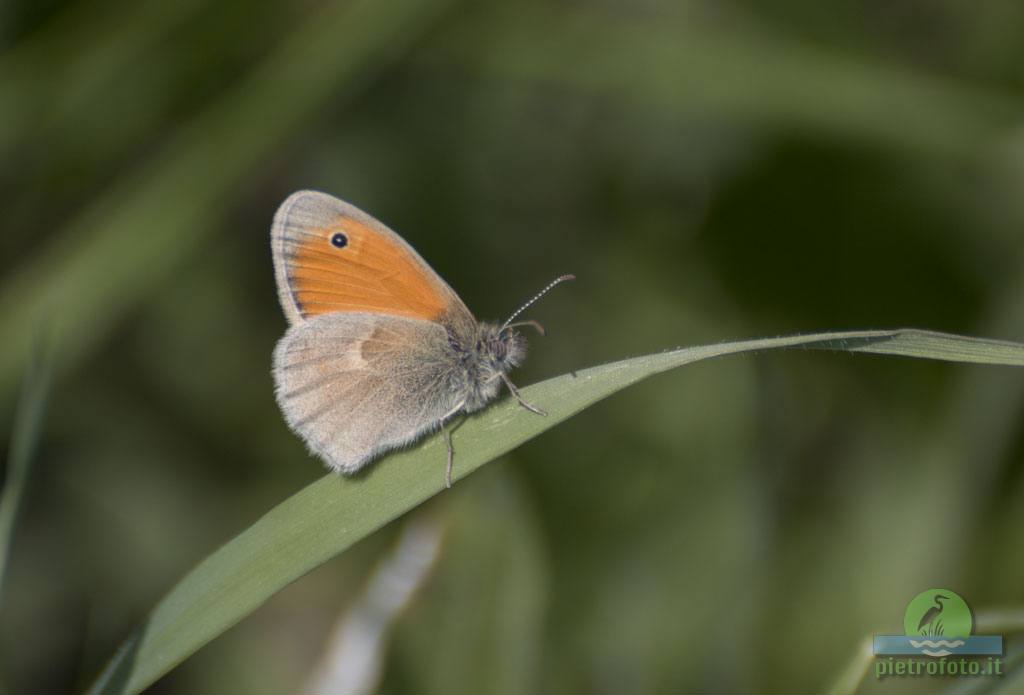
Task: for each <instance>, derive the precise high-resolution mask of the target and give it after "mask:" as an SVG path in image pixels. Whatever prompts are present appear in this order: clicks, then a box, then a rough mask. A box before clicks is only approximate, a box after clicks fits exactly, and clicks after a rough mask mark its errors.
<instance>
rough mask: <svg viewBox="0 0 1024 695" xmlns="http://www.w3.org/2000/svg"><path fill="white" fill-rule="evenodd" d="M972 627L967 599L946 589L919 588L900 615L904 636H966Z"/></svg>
mask: <svg viewBox="0 0 1024 695" xmlns="http://www.w3.org/2000/svg"><path fill="white" fill-rule="evenodd" d="M973 627H974V620H973V618H972V617H971V609H970V608H968V607H967V602H966V601H964V600H963V599H962V598H960V596H959V595H958V594H956V593H955V592H953V591H950V590H949V589H928V591H922V592H921V593H919V594H918V595H917V596H915V597H914V598H913V600H912V601H911V602H910V605H908V606H907V612H906V614H905V615H904V616H903V630H904V634H905V635H907V636H908V637H917V636H922V635H924V636H928V637H939V636H942V637H970V635H971V632H972V630H973Z"/></svg>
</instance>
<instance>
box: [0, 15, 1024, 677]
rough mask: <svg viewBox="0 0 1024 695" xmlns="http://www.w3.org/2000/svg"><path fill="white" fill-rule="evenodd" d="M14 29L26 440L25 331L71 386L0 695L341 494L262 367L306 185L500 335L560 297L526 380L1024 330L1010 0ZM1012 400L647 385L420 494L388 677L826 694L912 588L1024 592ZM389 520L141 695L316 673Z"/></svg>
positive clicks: (759, 381)
mask: <svg viewBox="0 0 1024 695" xmlns="http://www.w3.org/2000/svg"><path fill="white" fill-rule="evenodd" d="M0 39H2V42H3V52H2V53H0V196H2V202H3V210H4V216H3V233H2V234H0V273H2V280H0V282H2V284H0V336H2V338H3V340H2V341H0V389H2V393H0V412H3V413H4V415H5V416H4V418H3V423H4V427H5V429H9V427H10V423H11V417H10V415H11V413H13V406H14V404H15V401H16V398H17V384H18V380H19V378H20V375H21V374H22V372H23V369H24V366H25V364H26V362H27V357H28V354H29V350H30V346H31V344H32V336H33V335H35V334H36V333H37V332H38V330H39V327H40V326H47V325H49V324H51V323H52V324H55V326H54V329H55V330H57V331H58V333H59V336H60V339H59V340H58V342H57V347H56V350H55V357H56V358H57V359H58V361H59V364H60V366H61V372H60V374H59V378H58V379H57V380H56V382H55V384H54V387H53V391H52V395H51V400H50V408H51V410H50V414H49V416H48V418H47V421H46V430H45V432H44V434H43V439H42V442H41V446H40V449H39V451H38V454H37V458H36V463H35V466H34V468H33V471H32V478H31V479H30V480H29V484H28V488H27V490H26V493H25V497H24V499H23V508H22V514H21V520H20V523H19V526H18V527H17V528H16V529H15V535H14V539H13V547H12V549H11V556H10V562H9V566H8V576H7V581H6V582H5V586H4V596H3V604H2V606H0V610H2V613H0V658H2V661H0V671H2V674H3V680H4V682H5V683H4V684H5V685H6V687H7V688H8V690H9V691H11V692H18V693H22V692H29V693H31V692H59V691H63V690H68V689H74V688H78V687H81V686H82V685H84V684H85V683H87V682H88V681H89V680H90V679H91V677H92V676H94V675H95V673H96V672H97V671H98V670H99V669H100V667H101V666H102V663H103V660H104V659H105V658H106V657H107V656H109V654H110V653H111V652H112V650H113V649H114V647H115V646H116V645H117V644H118V643H119V642H120V641H121V640H122V639H123V638H124V637H125V636H126V635H127V633H128V632H129V631H130V630H131V629H132V627H133V626H134V625H136V624H137V623H138V622H139V621H140V620H141V619H142V617H143V615H144V613H145V612H146V611H147V610H148V609H149V607H150V606H152V605H153V604H154V603H155V602H156V600H157V599H158V598H159V597H160V596H161V595H162V594H163V593H165V592H166V590H167V589H168V588H169V587H170V586H171V585H172V584H173V582H174V581H176V579H177V578H178V577H180V576H181V575H182V574H183V573H184V572H185V571H186V570H188V569H189V568H190V567H192V566H194V565H195V564H196V563H197V562H198V561H199V560H200V559H201V558H202V557H204V556H205V555H206V554H208V553H209V552H211V551H212V550H213V549H215V548H216V547H218V546H219V545H220V544H221V543H223V542H224V541H225V540H227V539H228V538H230V537H231V536H233V535H235V534H236V533H237V532H239V531H240V530H241V529H243V528H245V527H247V526H249V525H250V524H251V523H252V522H253V521H254V520H255V519H256V518H257V517H258V516H259V515H260V514H261V513H262V512H264V511H265V510H266V509H268V508H270V507H271V506H273V505H274V504H275V503H276V502H278V501H280V500H281V499H282V498H284V497H286V496H287V495H289V494H290V493H292V492H294V491H295V490H297V489H299V488H300V487H302V486H303V485H304V484H306V483H308V482H309V481H311V480H313V479H315V478H316V477H317V476H319V475H321V473H322V469H321V468H320V467H319V464H318V463H317V462H315V461H314V460H312V459H310V458H309V457H308V456H307V455H306V454H305V453H304V450H303V447H302V445H301V443H300V442H299V441H298V440H297V439H296V438H295V437H294V436H292V435H291V434H290V433H289V432H288V430H287V428H286V427H285V426H284V424H283V422H282V421H281V418H280V416H279V414H278V412H277V408H276V406H275V404H274V401H273V397H272V390H271V382H270V377H269V361H270V351H271V350H272V348H273V345H274V342H275V340H276V339H277V337H278V336H279V335H280V334H281V333H282V332H283V330H284V320H283V318H282V316H281V313H280V310H279V308H278V306H277V300H276V295H275V290H274V286H273V277H272V273H271V269H270V254H269V245H268V235H269V222H270V218H271V216H272V214H273V211H274V209H275V207H276V205H277V204H278V203H279V202H280V201H281V200H283V199H284V197H285V196H286V195H287V194H288V193H290V192H291V191H293V190H295V189H298V188H307V187H308V188H319V189H322V190H326V191H329V192H332V193H335V194H337V195H339V196H341V197H343V198H346V199H347V200H350V201H351V202H353V203H356V204H357V205H359V206H361V207H363V208H364V209H366V210H368V211H369V212H371V213H373V214H375V215H376V216H378V217H380V218H381V219H383V220H384V221H386V222H387V223H389V224H390V225H391V226H392V227H393V228H395V229H396V230H398V231H399V232H400V233H402V234H403V235H404V236H405V237H406V238H407V239H408V240H409V241H410V242H411V243H412V244H413V245H414V246H416V248H417V249H418V250H419V251H420V252H421V254H422V255H423V256H424V257H425V258H427V259H428V260H429V261H430V262H431V263H432V264H433V265H434V267H435V268H436V269H437V270H438V271H439V272H440V273H441V275H442V276H443V277H445V278H446V279H447V280H448V281H449V282H450V283H451V284H452V286H453V287H455V288H456V290H458V291H459V293H460V294H461V295H462V296H463V297H464V298H465V300H466V302H467V304H468V305H469V306H470V307H471V308H472V309H473V310H474V312H476V313H477V314H478V315H479V316H481V317H486V318H492V317H498V316H504V315H506V314H507V313H508V312H509V311H511V310H512V309H514V308H515V307H516V306H518V305H519V303H521V302H522V301H523V300H524V299H525V298H527V297H528V296H529V295H531V294H532V292H534V291H535V290H536V289H538V288H539V287H540V286H541V285H542V284H543V283H545V282H547V281H548V280H550V279H551V278H552V277H554V276H555V275H558V274H560V273H563V272H574V273H575V274H576V275H577V276H578V277H579V281H578V282H577V283H575V284H574V285H573V286H569V287H567V288H564V289H559V290H558V291H557V292H555V293H553V294H552V295H551V296H550V297H548V298H546V299H545V300H544V302H543V303H542V304H540V305H538V306H537V308H536V311H535V312H533V315H535V316H536V317H537V318H538V319H540V320H542V321H543V322H544V323H545V325H546V326H547V327H548V328H549V331H550V335H549V337H548V338H546V339H543V340H540V339H538V340H535V341H534V345H533V351H532V354H531V357H530V360H529V362H528V363H527V364H526V365H525V366H524V368H523V369H521V370H520V371H519V372H517V374H516V375H515V377H516V380H517V382H519V383H529V382H532V381H536V380H538V379H540V378H542V377H544V376H546V375H552V374H559V373H563V372H568V371H570V370H572V369H576V368H579V367H583V366H586V365H590V364H593V363H597V362H603V361H608V360H611V359H614V358H618V357H622V356H625V355H630V354H640V353H648V352H653V351H656V350H657V349H660V348H664V347H672V346H675V345H680V344H696V343H706V342H714V341H717V340H723V339H728V338H737V337H743V336H749V335H760V334H779V333H789V332H795V331H810V330H816V329H839V328H860V327H864V328H870V327H890V326H897V325H912V326H919V327H923V328H931V329H938V330H946V331H952V332H957V333H966V334H971V335H986V336H991V337H1001V338H1008V339H1016V340H1020V339H1021V338H1022V337H1024V283H1022V282H1021V278H1022V277H1024V272H1022V270H1024V268H1022V264H1024V236H1022V235H1021V233H1020V230H1021V227H1022V223H1024V202H1022V201H1024V195H1021V189H1022V187H1024V166H1022V165H1021V157H1022V155H1024V118H1022V116H1024V73H1022V69H1021V66H1022V65H1024V5H1021V3H1019V2H1015V1H1011V0H996V1H995V2H989V3H955V2H916V1H914V2H904V3H892V2H882V1H881V0H878V1H874V0H872V1H870V2H862V3H838V2H807V1H804V0H787V1H786V2H768V1H767V0H732V1H731V2H718V1H715V2H711V1H706V2H685V3H658V2H643V3H622V2H618V3H617V2H608V1H606V2H596V1H592V2H586V1H581V2H527V3H520V2H506V3H470V2H459V1H458V0H403V1H402V2H391V3H376V2H372V1H370V0H361V1H359V2H339V3H335V2H325V1H322V0H321V1H312V0H310V1H307V2H301V3H293V2H264V3H238V2H225V3H202V2H198V1H197V0H188V1H185V2H177V3H167V2H162V1H157V0H142V1H141V2H135V3H128V2H124V1H123V0H78V1H77V2H69V3H61V2H57V1H55V0H50V1H49V2H42V3H38V2H25V1H20V2H19V1H15V2H10V3H7V4H5V5H4V6H3V8H2V9H0ZM1022 395H1024V378H1022V376H1021V375H1020V374H1018V373H1017V370H1011V369H1009V368H999V367H964V366H951V365H943V364H934V363H926V362H920V361H910V360H902V359H897V358H877V357H860V356H857V357H850V356H837V355H829V354H819V353H793V354H787V355H776V354H771V355H763V356H755V357H750V358H746V359H740V360H732V361H728V362H720V363H719V362H708V363H702V364H699V365H695V366H693V367H691V368H688V369H685V370H681V371H679V372H677V373H674V374H672V375H668V376H665V377H663V378H661V379H660V380H657V381H653V382H650V383H647V384H645V385H643V386H640V387H638V388H636V389H634V390H632V391H627V392H625V393H623V394H621V395H619V396H617V397H616V398H614V399H612V400H610V401H608V402H607V403H605V404H602V405H600V406H598V407H595V408H593V409H591V410H590V411H589V412H588V413H587V414H586V415H585V416H584V417H581V418H577V419H574V420H571V421H569V422H567V423H566V424H564V425H563V426H561V427H559V428H556V429H555V430H553V431H551V432H550V433H548V434H547V435H545V436H544V437H542V438H540V439H538V440H536V441H534V442H533V443H531V444H529V445H527V446H525V447H523V448H521V449H519V450H517V451H516V452H514V453H513V454H511V455H509V456H508V457H507V460H506V461H504V462H503V463H499V464H498V465H494V466H490V467H489V470H485V471H484V472H482V473H480V474H478V475H476V476H473V477H471V478H469V479H467V480H465V481H463V482H461V483H460V484H459V486H458V490H457V491H456V492H454V493H451V495H450V496H449V495H442V496H441V498H439V499H438V500H437V501H436V503H435V504H436V505H437V506H439V507H441V508H442V511H447V513H448V515H449V518H450V528H449V534H448V537H449V540H448V542H447V543H446V545H445V546H444V548H443V550H442V555H441V557H440V559H439V561H438V565H437V568H436V571H435V575H434V576H433V577H432V578H431V579H430V580H428V582H427V584H426V585H425V586H424V587H423V589H422V591H421V592H420V593H419V595H418V596H417V598H416V599H415V600H414V603H413V605H412V607H411V608H410V610H409V611H408V612H407V613H406V614H405V615H404V616H402V617H401V618H400V619H399V622H398V623H396V624H395V626H394V631H393V642H392V644H391V647H390V649H389V650H388V653H387V655H386V661H385V665H384V671H383V682H382V690H383V691H384V692H389V693H407V692H408V693H411V692H424V691H431V692H433V691H437V692H441V691H444V692H447V693H458V692H466V693H472V692H479V688H480V687H481V683H485V682H488V678H493V679H494V682H495V683H499V684H500V687H501V688H503V689H504V690H505V691H507V692H516V691H520V692H522V691H526V692H535V691H537V690H541V691H549V692H565V691H577V692H683V691H692V690H696V689H701V690H704V691H707V692H751V691H760V692H785V693H789V692H800V691H805V690H807V689H810V688H813V687H819V686H822V685H824V684H826V683H828V682H830V681H831V680H832V679H833V678H834V677H835V676H836V675H837V674H838V673H840V672H841V671H842V669H843V668H844V666H845V664H846V663H847V662H848V660H849V658H850V657H851V655H852V654H853V652H854V651H855V649H856V648H857V644H858V642H859V640H860V639H861V638H862V636H863V635H865V634H868V633H870V632H873V631H877V630H886V629H896V628H897V627H898V626H899V625H900V622H901V620H902V612H903V609H904V607H905V605H906V602H907V601H908V600H909V599H910V598H911V597H912V596H914V595H915V594H917V593H918V592H919V591H921V590H923V589H925V588H928V587H931V586H949V587H951V588H953V589H955V590H957V591H958V592H959V593H961V595H963V596H964V597H965V598H966V599H967V600H968V601H969V602H970V603H971V604H972V605H973V606H974V607H975V608H976V609H981V608H984V607H986V606H990V605H997V604H998V605H1019V604H1021V603H1024V561H1022V559H1021V557H1022V556H1021V554H1020V553H1018V552H1016V551H1015V549H1016V548H1018V547H1021V544H1022V542H1024V538H1022V534H1024V465H1022V464H1024V459H1022V451H1024V429H1022V427H1021V422H1022V412H1021V409H1022V406H1024V401H1022ZM5 434H6V433H5ZM2 439H3V440H6V437H4V438H2ZM441 465H442V464H440V463H439V470H440V468H441ZM448 507H450V509H447V510H446V509H445V508H448ZM393 536H394V531H393V530H392V529H385V530H383V531H381V532H380V533H378V534H376V535H375V536H373V537H371V538H370V539H368V540H367V541H365V542H364V543H362V544H360V545H359V546H357V547H356V548H355V549H354V550H353V551H350V552H348V553H346V554H345V555H344V556H343V557H342V558H341V559H339V560H337V561H334V562H332V563H330V564H328V565H327V566H326V567H325V568H323V569H321V570H319V571H317V572H315V573H313V574H311V575H309V576H308V577H306V578H304V579H302V580H301V581H299V582H297V583H295V584H294V585H293V586H292V587H290V588H289V589H287V590H285V591H284V592H282V593H281V594H280V595H278V596H277V597H275V598H274V600H273V601H271V602H270V603H269V604H268V605H267V606H266V607H264V608H263V609H261V610H260V611H258V612H257V613H255V614H254V615H253V616H252V617H251V618H249V619H247V620H246V621H245V622H243V623H242V624H241V625H239V626H238V627H237V628H236V629H234V630H232V631H231V632H229V633H227V634H226V635H225V636H224V637H222V638H221V639H219V640H218V641H216V642H214V643H213V644H211V645H210V646H209V647H207V648H206V649H204V650H202V651H201V652H199V653H198V654H197V655H196V656H195V657H193V658H192V659H190V660H188V661H187V662H185V663H184V664H183V665H182V666H181V667H179V668H178V669H176V670H175V671H173V672H172V673H171V674H169V675H168V676H167V677H166V678H165V679H164V680H163V681H161V682H160V683H159V684H158V685H157V686H156V688H155V691H156V692H167V693H172V692H182V693H220V692H228V691H233V692H250V693H278V692H289V691H293V690H295V689H296V688H298V687H300V686H301V685H302V684H304V683H306V682H308V681H309V674H310V673H311V672H313V671H314V669H315V668H316V664H317V662H318V659H319V658H320V655H321V652H322V648H323V642H324V640H325V638H326V636H327V635H328V634H329V633H330V631H331V629H332V626H333V624H334V623H335V622H336V620H337V619H338V615H339V614H340V613H341V612H342V611H343V610H344V609H345V608H346V606H348V605H350V602H351V600H352V599H353V597H354V596H356V595H357V593H358V592H359V591H360V588H361V586H362V582H363V580H364V579H365V577H366V576H367V575H368V574H369V572H370V568H371V567H373V566H374V563H375V562H376V559H377V558H378V557H379V556H380V555H381V553H382V552H383V551H384V550H385V549H386V548H387V547H388V545H389V541H390V539H391V538H392V537H393ZM933 685H934V684H931V683H928V682H918V681H909V680H908V682H905V683H887V684H882V685H880V686H877V688H876V689H877V690H882V689H883V688H884V689H885V690H886V691H891V692H927V691H928V690H929V687H930V686H933ZM869 689H871V684H869Z"/></svg>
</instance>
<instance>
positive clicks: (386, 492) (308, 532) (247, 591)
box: [91, 329, 1024, 693]
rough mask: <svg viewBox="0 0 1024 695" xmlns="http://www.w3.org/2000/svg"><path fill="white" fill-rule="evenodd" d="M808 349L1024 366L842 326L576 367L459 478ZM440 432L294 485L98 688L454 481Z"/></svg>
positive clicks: (907, 333) (249, 605) (112, 688)
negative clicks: (673, 381) (781, 352)
mask: <svg viewBox="0 0 1024 695" xmlns="http://www.w3.org/2000/svg"><path fill="white" fill-rule="evenodd" d="M784 348H804V349H816V350H833V351H845V352H867V353H875V354H888V355H901V356H905V357H917V358H924V359H936V360H943V361H949V362H965V363H980V364H993V365H1008V366H1024V344H1021V343H1013V342H1007V341H999V340H987V339H980V338H969V337H965V336H958V335H950V334H945V333H936V332H932V331H921V330H916V329H899V330H874V331H848V332H830V333H818V334H811V335H798V336H788V337H778V338H765V339H760V340H749V341H740V342H731V343H719V344H715V345H704V346H698V347H691V348H680V349H677V350H671V351H668V352H663V353H660V354H654V355H646V356H642V357H635V358H631V359H626V360H622V361H619V362H613V363H610V364H605V365H601V366H598V367H593V368H590V369H584V370H580V371H578V372H574V373H570V374H565V375H562V376H559V377H555V378H553V379H549V380H547V381H543V382H540V383H537V384H534V385H532V386H530V387H528V388H525V389H523V397H524V398H526V399H527V400H529V401H530V402H533V403H539V404H542V405H543V407H544V409H545V410H546V411H547V412H548V416H547V417H537V416H536V415H534V414H532V413H529V412H526V411H525V410H524V409H523V408H521V407H520V406H519V405H518V404H517V403H516V402H515V400H514V399H505V400H504V401H502V402H500V403H498V404H496V405H495V406H493V407H491V408H488V409H487V410H485V411H483V412H481V413H480V414H478V415H476V416H473V417H471V418H469V419H467V420H466V421H465V423H464V424H463V425H462V426H460V427H459V428H457V429H456V430H455V431H454V432H453V435H452V440H453V444H454V447H455V451H456V455H455V466H454V470H453V475H452V478H453V480H458V479H461V478H464V477H465V476H467V475H469V474H470V473H472V472H473V471H474V470H476V469H477V468H479V467H480V466H482V465H484V464H485V463H488V462H489V461H492V460H494V459H495V458H497V457H499V456H501V455H502V454H504V453H506V452H508V451H510V450H512V449H514V448H515V447H517V446H519V445H521V444H523V443H525V442H527V441H529V440H530V439H533V438H534V437H536V436H537V435H539V434H541V433H542V432H544V431H545V430H547V429H549V428H551V427H553V426H555V425H557V424H558V423H560V422H562V421H563V420H566V419H568V418H569V417H572V416H573V415H575V414H576V413H578V412H580V411H581V410H583V409H585V408H587V407H588V406H590V405H592V404H594V403H596V402H598V401H600V400H602V399H603V398H606V397H607V396H610V395H611V394H613V393H615V392H617V391H620V390H622V389H623V388H625V387H627V386H630V385H631V384H635V383H637V382H638V381H641V380H643V379H646V378H647V377H650V376H653V375H655V374H658V373H661V372H665V371H668V370H670V369H674V368H676V367H680V366H682V365H685V364H689V363H691V362H697V361H699V360H703V359H707V358H711V357H721V356H724V355H733V354H742V353H750V352H761V351H766V350H773V349H784ZM445 451H446V449H445V444H444V442H443V439H442V438H441V437H440V436H434V437H430V438H427V439H426V440H424V441H423V442H421V443H420V444H419V445H418V446H416V447H414V448H412V449H408V450H405V451H400V452H396V453H393V454H390V455H388V456H386V457H384V458H382V459H381V460H379V461H377V462H376V463H374V464H372V465H370V466H369V467H368V469H367V470H366V473H365V474H361V475H359V476H357V477H354V478H343V477H340V476H338V475H335V474H328V475H325V476H323V477H322V478H321V479H319V480H317V481H316V482H314V483H313V484H311V485H309V486H307V487H306V488H305V489H303V490H301V491H299V492H298V493H296V494H294V495H292V496H291V497H290V498H288V499H286V500H285V501H283V502H282V503H280V504H279V505H277V506H276V507H274V508H273V509H271V510H270V511H268V512H267V513H266V514H265V515H264V516H263V517H262V518H260V519H259V520H257V521H256V522H255V523H254V524H253V525H252V526H250V527H249V528H248V529H246V530H245V531H243V532H242V533H241V534H239V535H238V536H237V537H235V538H234V539H233V540H231V541H230V542H228V543H227V544H226V545H224V546H222V547H221V548H220V549H219V550H217V551H216V552H214V553H213V554H212V555H210V556H209V557H207V558H206V559H205V560H203V561H202V562H200V563H199V564H198V565H197V566H196V567H195V568H194V569H192V570H191V571H190V572H189V573H188V574H186V575H185V577H183V578H182V579H181V580H180V581H179V582H178V584H177V585H175V586H174V587H173V588H172V589H171V590H170V592H169V593H168V594H167V595H166V596H165V597H164V598H163V599H161V600H160V601H159V602H158V603H157V604H156V606H154V608H153V610H152V611H151V612H150V614H149V615H148V616H147V618H146V619H145V620H144V622H143V623H142V625H141V626H140V627H139V628H138V629H137V630H136V632H135V633H134V634H133V636H132V637H131V638H130V639H129V640H128V641H126V642H125V644H124V645H122V647H121V648H120V649H119V651H118V653H117V654H116V655H115V656H114V658H113V659H111V661H110V663H109V664H108V666H107V668H106V670H105V671H104V672H103V674H101V675H100V677H99V678H98V679H97V681H96V683H95V684H94V686H93V688H92V690H91V692H94V693H136V692H139V691H141V690H143V689H144V688H146V687H147V686H149V685H150V684H152V683H153V682H154V681H156V680H157V679H158V678H160V677H161V676H162V675H163V674H165V673H167V672H168V671H169V670H170V669H172V668H174V666H176V665H177V664H179V663H181V662H182V661H183V660H184V659H185V658H187V657H188V656H189V655H190V654H192V653H193V652H195V651H196V650H198V649H199V648H201V647H202V646H203V645H205V644H206V643H207V642H209V641H210V640H212V639H213V638H215V637H217V636H218V635H220V634H221V633H223V632H224V631H225V630H227V629H228V628H230V627H231V626H232V625H234V624H235V623H237V622H238V621H240V620H241V619H242V618H244V617H245V616H246V615H248V614H249V613H251V612H252V611H254V610H255V609H256V608H258V607H259V606H260V605H262V604H263V603H264V602H265V601H266V600H267V599H269V598H270V597H271V596H272V595H273V594H274V593H276V592H277V591H279V590H280V589H282V588H283V587H285V586H286V585H288V584H289V583H291V582H293V581H295V580H296V579H298V578H299V577H301V576H302V575H304V574H305V573H307V572H309V571H310V570H312V569H314V568H315V567H317V566H319V565H321V564H322V563H324V562H325V561H327V560H329V559H330V558H332V557H334V556H335V555H337V554H339V553H341V552H343V551H344V550H345V549H346V548H348V547H349V546H351V545H352V544H353V543H355V542H357V541H359V540H360V539H362V538H364V537H365V536H367V535H369V534H370V533H372V532H373V531H375V530H376V529H378V528H380V527H381V526H383V525H384V524H386V523H388V522H389V521H391V520H392V519H394V518H396V517H398V516H400V515H401V514H403V513H405V512H406V511H408V510H409V509H412V508H413V507H415V506H416V505H418V504H420V503H422V502H423V501H424V500H426V499H428V498H430V497H431V496H433V495H435V494H437V493H438V492H441V491H442V490H443V489H444V475H443V462H444V461H445V458H446V453H445Z"/></svg>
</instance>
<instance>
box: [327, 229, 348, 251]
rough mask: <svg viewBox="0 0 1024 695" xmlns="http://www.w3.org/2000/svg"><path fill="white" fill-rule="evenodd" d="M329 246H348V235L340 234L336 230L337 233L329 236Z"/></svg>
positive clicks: (341, 247) (340, 247)
mask: <svg viewBox="0 0 1024 695" xmlns="http://www.w3.org/2000/svg"><path fill="white" fill-rule="evenodd" d="M331 246H334V247H335V248H339V249H343V248H345V247H346V246H348V237H347V236H345V235H344V234H342V233H341V232H338V233H337V234H335V235H334V236H332V237H331Z"/></svg>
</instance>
